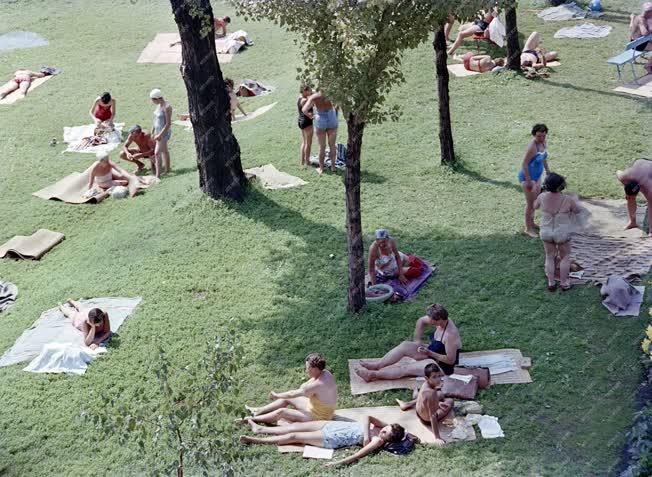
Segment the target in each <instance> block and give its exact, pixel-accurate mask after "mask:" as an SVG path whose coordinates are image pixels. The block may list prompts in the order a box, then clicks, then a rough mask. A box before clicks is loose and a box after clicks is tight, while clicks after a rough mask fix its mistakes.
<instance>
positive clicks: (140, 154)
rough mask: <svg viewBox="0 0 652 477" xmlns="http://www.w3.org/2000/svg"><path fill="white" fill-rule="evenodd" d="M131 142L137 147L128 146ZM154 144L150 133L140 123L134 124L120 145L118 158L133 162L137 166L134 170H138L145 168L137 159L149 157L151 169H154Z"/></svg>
mask: <svg viewBox="0 0 652 477" xmlns="http://www.w3.org/2000/svg"><path fill="white" fill-rule="evenodd" d="M132 143H135V144H136V146H138V148H137V149H136V148H131V149H130V148H129V146H131V144H132ZM155 146H156V141H154V139H152V136H151V135H150V134H147V133H146V132H145V131H143V129H142V128H141V127H140V125H138V124H136V125H135V126H134V127H132V128H131V129H130V130H129V136H127V142H125V144H124V146H123V147H122V152H121V153H120V159H122V160H123V161H127V162H133V163H134V164H136V166H137V167H138V170H137V171H136V172H140V171H142V170H143V169H144V168H145V164H143V163H142V162H141V161H139V159H149V160H150V162H151V165H152V170H154V169H155V163H154V147H155Z"/></svg>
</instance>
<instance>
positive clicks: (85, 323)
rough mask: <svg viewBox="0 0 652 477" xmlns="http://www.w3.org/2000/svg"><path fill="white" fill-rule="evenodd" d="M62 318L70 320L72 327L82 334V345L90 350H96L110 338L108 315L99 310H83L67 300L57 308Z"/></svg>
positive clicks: (78, 304) (75, 302)
mask: <svg viewBox="0 0 652 477" xmlns="http://www.w3.org/2000/svg"><path fill="white" fill-rule="evenodd" d="M59 310H61V313H63V316H65V317H66V318H70V319H71V320H72V326H74V327H75V328H77V329H78V330H79V331H81V332H82V333H83V334H84V344H85V345H86V346H88V347H90V348H91V349H96V348H98V347H99V346H100V345H101V344H102V343H103V342H105V341H106V340H108V339H109V338H110V337H111V322H110V321H109V314H108V313H107V312H106V311H103V310H101V309H100V308H91V309H90V310H84V309H83V308H82V307H81V304H80V303H79V302H77V301H72V300H71V299H68V301H67V302H66V304H65V305H61V306H59Z"/></svg>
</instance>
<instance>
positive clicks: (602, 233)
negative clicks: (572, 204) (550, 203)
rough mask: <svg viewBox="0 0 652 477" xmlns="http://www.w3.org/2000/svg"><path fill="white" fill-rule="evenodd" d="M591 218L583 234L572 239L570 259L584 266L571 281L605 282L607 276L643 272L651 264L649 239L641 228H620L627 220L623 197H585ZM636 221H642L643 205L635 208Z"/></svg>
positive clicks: (584, 201) (624, 275) (640, 274)
mask: <svg viewBox="0 0 652 477" xmlns="http://www.w3.org/2000/svg"><path fill="white" fill-rule="evenodd" d="M582 204H583V205H584V206H585V207H586V208H587V209H589V211H590V212H591V217H590V218H589V223H588V224H587V226H586V227H585V229H584V230H583V231H582V233H578V234H575V235H574V236H573V239H572V241H571V247H572V251H571V256H572V259H573V261H575V262H576V263H577V264H578V265H580V266H581V267H582V269H583V274H582V278H581V279H573V280H572V283H576V284H583V283H604V282H606V280H607V278H608V277H609V276H613V275H617V276H621V277H626V278H627V277H631V276H633V275H639V276H642V275H645V274H647V273H648V272H649V270H650V266H652V241H650V240H647V239H646V238H645V237H644V234H643V232H642V231H641V230H640V229H629V230H623V227H624V226H625V225H626V224H627V222H628V220H629V219H628V217H627V204H626V202H625V200H623V199H618V200H610V199H584V200H582ZM636 216H637V221H638V223H639V224H642V223H643V220H644V218H645V207H638V209H637V214H636Z"/></svg>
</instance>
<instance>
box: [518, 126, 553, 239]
mask: <svg viewBox="0 0 652 477" xmlns="http://www.w3.org/2000/svg"><path fill="white" fill-rule="evenodd" d="M547 135H548V127H547V126H546V125H545V124H535V125H534V127H532V141H530V144H528V147H527V149H526V150H525V157H524V158H523V164H522V166H521V170H520V171H519V172H518V181H519V182H520V183H521V187H523V192H524V194H525V233H526V234H528V235H529V236H530V237H538V236H539V226H538V225H536V224H535V223H534V201H535V200H536V199H537V197H538V196H539V194H540V193H541V177H542V176H543V171H544V170H545V171H546V174H549V173H550V168H549V167H548V149H547V147H546V136H547Z"/></svg>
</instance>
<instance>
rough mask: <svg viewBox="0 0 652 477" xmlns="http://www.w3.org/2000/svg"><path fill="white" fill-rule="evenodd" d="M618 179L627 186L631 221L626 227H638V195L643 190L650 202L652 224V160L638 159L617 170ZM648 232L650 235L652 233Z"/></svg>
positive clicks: (628, 213) (626, 193)
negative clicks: (625, 167)
mask: <svg viewBox="0 0 652 477" xmlns="http://www.w3.org/2000/svg"><path fill="white" fill-rule="evenodd" d="M616 176H617V177H618V180H619V181H620V182H622V183H623V185H624V186H625V197H626V199H627V215H629V223H628V224H627V226H626V227H625V229H634V228H636V227H638V224H637V223H636V196H637V195H638V192H639V191H641V192H642V193H643V195H644V196H645V199H646V200H647V202H648V208H647V214H648V215H647V216H648V224H651V225H652V209H651V208H650V205H649V204H650V199H652V161H650V160H647V159H638V160H637V161H634V164H632V166H631V167H630V168H628V169H625V170H624V171H617V172H616ZM647 232H648V237H652V233H651V232H650V231H647Z"/></svg>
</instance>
